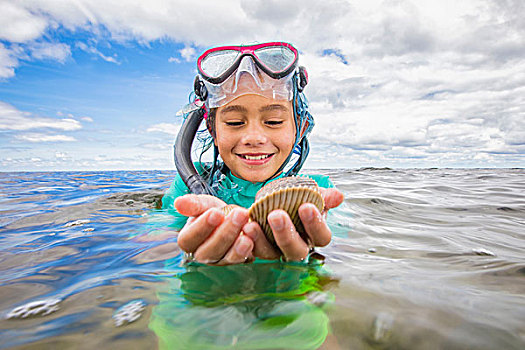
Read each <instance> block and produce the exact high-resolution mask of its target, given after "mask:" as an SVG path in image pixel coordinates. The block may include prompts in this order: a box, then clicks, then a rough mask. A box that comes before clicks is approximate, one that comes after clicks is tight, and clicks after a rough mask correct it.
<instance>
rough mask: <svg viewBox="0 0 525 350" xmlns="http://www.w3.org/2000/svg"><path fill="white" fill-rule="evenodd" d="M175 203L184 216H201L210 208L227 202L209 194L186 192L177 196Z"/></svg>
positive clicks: (219, 206) (222, 205) (218, 206)
mask: <svg viewBox="0 0 525 350" xmlns="http://www.w3.org/2000/svg"><path fill="white" fill-rule="evenodd" d="M174 205H175V209H177V211H178V212H179V213H180V214H182V215H184V216H199V215H201V214H202V213H204V212H205V211H206V210H208V209H210V208H222V207H224V206H225V205H226V203H224V202H223V201H221V200H220V199H219V198H217V197H214V196H210V195H207V194H186V195H184V196H181V197H178V198H176V199H175V202H174Z"/></svg>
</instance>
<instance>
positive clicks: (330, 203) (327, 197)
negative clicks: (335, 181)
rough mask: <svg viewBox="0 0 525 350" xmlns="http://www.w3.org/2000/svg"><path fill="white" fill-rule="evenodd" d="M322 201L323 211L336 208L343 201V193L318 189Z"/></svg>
mask: <svg viewBox="0 0 525 350" xmlns="http://www.w3.org/2000/svg"><path fill="white" fill-rule="evenodd" d="M320 190H321V195H322V196H323V199H324V206H325V210H328V209H332V208H335V207H338V206H339V205H341V203H343V200H344V199H345V197H344V195H343V193H342V192H341V191H339V190H338V189H337V188H320Z"/></svg>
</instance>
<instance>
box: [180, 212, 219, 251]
mask: <svg viewBox="0 0 525 350" xmlns="http://www.w3.org/2000/svg"><path fill="white" fill-rule="evenodd" d="M223 221H224V214H223V213H222V212H221V211H220V210H218V209H214V208H212V209H209V210H208V211H206V212H205V213H204V214H202V215H200V216H199V217H197V218H195V219H194V220H193V221H192V222H191V223H186V225H184V227H183V228H182V230H181V231H180V233H179V237H178V238H177V244H178V245H179V247H180V249H182V250H184V251H185V252H186V253H193V252H195V251H196V250H197V248H198V247H199V246H200V245H201V244H202V243H203V242H204V241H205V240H206V239H207V238H208V236H210V234H211V233H212V232H213V230H215V229H216V228H217V226H219V225H220V224H221V223H222V222H223Z"/></svg>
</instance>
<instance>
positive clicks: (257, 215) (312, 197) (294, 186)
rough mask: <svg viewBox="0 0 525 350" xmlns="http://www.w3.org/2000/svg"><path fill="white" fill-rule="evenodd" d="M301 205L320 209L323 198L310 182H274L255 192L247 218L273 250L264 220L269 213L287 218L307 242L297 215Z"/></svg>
mask: <svg viewBox="0 0 525 350" xmlns="http://www.w3.org/2000/svg"><path fill="white" fill-rule="evenodd" d="M303 203H313V204H314V205H315V206H316V207H317V209H319V211H322V210H323V208H324V200H323V197H322V196H321V192H320V191H319V187H318V186H317V183H316V182H315V181H314V180H313V179H311V178H309V177H300V176H291V177H284V178H281V179H277V180H275V181H272V182H270V183H269V184H267V185H266V186H264V187H263V188H261V189H260V190H259V192H257V195H256V196H255V202H254V203H253V204H252V206H251V207H250V209H249V214H250V219H252V220H253V221H257V222H258V223H259V225H260V226H261V228H262V229H263V231H264V233H265V235H266V237H267V238H268V241H269V242H270V243H272V244H273V245H274V246H275V247H277V245H276V243H275V239H274V237H273V232H272V229H271V227H270V225H269V224H268V220H267V217H268V214H269V213H270V212H272V211H273V210H276V209H283V210H285V211H286V212H287V213H288V215H289V216H290V219H291V220H292V222H293V224H294V225H295V228H296V230H297V232H298V233H299V234H300V235H301V237H302V238H303V239H304V241H305V242H308V241H309V239H308V235H307V234H306V232H305V230H304V227H303V224H302V222H301V218H300V217H299V213H298V210H299V207H300V206H301V204H303Z"/></svg>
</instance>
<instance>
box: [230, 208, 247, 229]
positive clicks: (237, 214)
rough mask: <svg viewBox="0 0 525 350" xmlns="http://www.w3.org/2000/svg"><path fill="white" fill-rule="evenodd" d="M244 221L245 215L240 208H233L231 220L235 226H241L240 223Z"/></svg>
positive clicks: (242, 223)
mask: <svg viewBox="0 0 525 350" xmlns="http://www.w3.org/2000/svg"><path fill="white" fill-rule="evenodd" d="M245 221H246V215H244V213H243V212H241V211H240V210H234V211H233V212H232V222H233V223H234V224H235V225H237V226H241V225H244V223H245Z"/></svg>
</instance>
